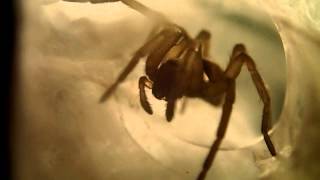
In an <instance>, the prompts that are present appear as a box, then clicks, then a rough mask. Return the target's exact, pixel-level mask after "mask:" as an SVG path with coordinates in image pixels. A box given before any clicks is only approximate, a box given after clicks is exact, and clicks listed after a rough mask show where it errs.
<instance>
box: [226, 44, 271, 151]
mask: <svg viewBox="0 0 320 180" xmlns="http://www.w3.org/2000/svg"><path fill="white" fill-rule="evenodd" d="M243 63H245V64H246V66H247V68H248V70H249V72H250V74H251V78H252V80H253V82H254V85H255V87H256V89H257V91H258V94H259V96H260V98H261V100H262V101H263V104H264V107H263V114H262V125H261V132H262V134H263V137H264V140H265V142H266V145H267V147H268V149H269V151H270V153H271V155H272V156H276V150H275V148H274V145H273V144H272V141H271V139H270V137H269V135H268V131H269V130H270V127H271V122H270V118H271V99H270V95H269V93H268V90H267V88H266V86H265V84H264V82H263V79H262V78H261V76H260V74H259V72H258V70H257V68H256V65H255V63H254V61H253V59H252V58H251V57H250V56H249V55H248V54H247V53H246V50H245V47H244V45H242V44H237V45H236V46H235V47H234V50H233V54H232V56H231V60H230V63H229V65H228V67H227V69H226V71H225V75H226V76H227V77H229V78H232V79H234V78H236V77H237V76H238V75H239V73H240V71H241V67H242V65H243Z"/></svg>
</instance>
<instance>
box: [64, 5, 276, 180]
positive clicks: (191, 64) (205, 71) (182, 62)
mask: <svg viewBox="0 0 320 180" xmlns="http://www.w3.org/2000/svg"><path fill="white" fill-rule="evenodd" d="M67 1H74V0H67ZM102 1H104V2H111V1H119V0H91V2H102ZM121 2H123V3H125V4H126V5H128V6H129V7H131V8H133V9H135V10H137V11H139V12H140V13H142V14H144V15H145V16H147V17H149V18H151V19H153V20H155V21H156V22H157V23H159V24H160V25H162V26H159V27H158V28H156V29H155V30H154V31H153V32H152V33H151V36H150V37H149V39H148V41H147V42H146V43H145V44H144V45H143V46H142V47H141V48H140V49H138V50H137V51H136V53H135V54H134V56H133V58H132V59H131V61H130V62H129V64H128V65H127V66H126V67H125V69H124V70H123V71H122V72H121V74H120V75H119V77H118V79H117V80H116V81H115V82H114V83H113V84H112V85H111V86H110V87H109V88H108V89H107V91H106V92H105V93H104V94H103V95H102V97H101V99H100V102H104V101H106V100H107V99H108V98H109V97H110V95H111V94H112V93H113V92H114V91H115V90H116V88H117V87H118V85H119V84H120V83H121V82H123V81H124V80H125V78H126V77H127V76H128V74H129V73H130V72H131V71H132V70H133V69H134V67H135V66H136V65H137V64H138V62H139V60H140V59H141V58H143V57H146V59H147V60H146V68H145V71H146V75H145V76H141V77H140V79H139V92H140V103H141V106H142V107H143V109H144V110H145V111H146V112H147V113H149V114H152V113H153V111H152V108H151V106H150V104H149V102H148V99H147V96H146V93H145V88H146V87H147V88H149V89H152V94H153V95H154V97H156V98H157V99H159V100H164V101H166V102H167V108H166V119H167V120H168V122H170V121H171V120H172V118H173V116H174V111H175V104H176V102H177V100H179V99H180V98H182V97H190V98H195V97H197V98H201V99H203V100H205V101H206V102H208V103H210V104H212V105H214V106H217V105H221V104H223V105H222V108H223V110H222V116H221V119H220V124H219V126H218V130H217V134H216V136H217V137H216V139H215V140H214V142H213V144H212V146H211V148H210V151H209V154H208V155H207V157H206V160H205V161H204V163H203V167H202V170H201V172H200V173H199V175H198V177H197V180H203V179H205V177H206V174H207V172H208V170H209V168H210V167H211V165H212V163H213V160H214V158H215V156H216V154H217V151H218V149H219V146H220V144H221V142H222V139H223V138H224V136H225V133H226V130H227V126H228V123H229V119H230V114H231V112H232V106H233V103H234V102H235V88H236V83H235V80H236V78H237V77H238V75H239V73H240V71H241V67H242V66H243V65H244V64H245V65H246V66H247V68H248V70H249V72H250V74H251V77H252V80H253V82H254V85H255V87H256V89H257V91H258V93H259V96H260V98H261V99H262V101H263V104H264V107H263V115H262V126H261V131H262V134H263V137H264V140H265V143H266V145H267V147H268V149H269V151H270V153H271V155H272V156H275V155H276V150H275V148H274V146H273V144H272V142H271V139H270V137H269V135H268V131H269V129H270V128H271V127H270V126H271V125H270V118H271V107H270V106H271V103H270V96H269V93H268V90H267V89H266V87H265V84H264V82H263V80H262V78H261V76H260V74H259V72H258V70H257V68H256V65H255V63H254V61H253V59H252V58H251V57H250V55H249V54H248V52H247V50H246V48H245V46H244V45H243V44H236V45H235V46H234V48H233V51H232V54H231V56H230V61H229V64H228V66H227V68H226V69H225V70H222V68H221V67H220V66H219V65H218V64H216V63H214V62H212V61H209V60H208V51H209V46H210V33H209V32H208V31H207V30H201V31H200V32H199V34H198V35H197V36H196V37H195V38H191V37H190V36H189V35H188V33H187V32H186V31H185V30H184V29H183V28H182V27H180V26H178V25H176V24H174V23H171V22H170V21H169V20H167V19H166V18H165V17H164V16H163V15H161V14H160V13H158V12H156V11H154V10H151V9H149V8H148V7H146V6H144V5H142V4H140V3H139V2H136V1H134V0H121ZM205 76H206V77H207V79H208V80H206V78H205Z"/></svg>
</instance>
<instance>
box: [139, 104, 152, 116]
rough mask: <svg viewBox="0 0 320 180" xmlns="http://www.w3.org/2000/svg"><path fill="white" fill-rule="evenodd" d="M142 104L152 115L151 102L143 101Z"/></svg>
mask: <svg viewBox="0 0 320 180" xmlns="http://www.w3.org/2000/svg"><path fill="white" fill-rule="evenodd" d="M141 105H142V107H143V109H144V110H145V111H146V112H147V113H148V114H150V115H152V114H153V111H152V108H151V106H150V104H149V103H148V102H146V101H141Z"/></svg>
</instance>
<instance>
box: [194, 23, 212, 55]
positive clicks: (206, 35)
mask: <svg viewBox="0 0 320 180" xmlns="http://www.w3.org/2000/svg"><path fill="white" fill-rule="evenodd" d="M210 38H211V34H210V32H209V31H207V30H204V29H203V30H201V31H200V32H199V34H198V35H197V36H196V41H199V42H200V43H201V56H202V58H207V57H208V56H209V50H210Z"/></svg>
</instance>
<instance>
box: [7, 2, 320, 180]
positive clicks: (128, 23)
mask: <svg viewBox="0 0 320 180" xmlns="http://www.w3.org/2000/svg"><path fill="white" fill-rule="evenodd" d="M140 2H142V3H143V4H145V5H148V6H149V7H151V8H153V9H156V10H157V11H160V12H162V13H164V14H165V15H166V16H168V17H170V19H171V20H172V21H173V22H175V23H177V24H178V25H180V26H182V27H184V28H185V29H186V30H187V31H188V32H190V34H191V35H192V36H195V35H196V33H197V32H199V31H200V30H201V29H202V28H205V29H208V30H209V31H210V32H211V33H212V41H211V43H212V45H211V51H210V54H211V60H212V61H216V62H217V63H219V64H220V65H221V66H222V67H223V68H224V67H225V66H226V65H227V63H228V58H229V55H230V53H231V50H232V48H233V46H234V44H235V43H239V42H242V43H244V44H246V46H247V48H248V51H249V53H250V54H251V55H252V57H253V58H254V59H255V61H256V63H257V66H258V68H259V72H260V73H261V75H262V77H263V78H264V80H265V82H266V84H267V85H268V88H269V90H270V94H271V97H272V110H273V124H274V127H275V128H274V129H273V133H272V139H273V141H274V143H275V145H276V148H277V150H278V152H279V157H278V158H277V159H274V158H271V156H270V155H269V153H268V151H267V149H266V147H265V144H264V142H263V141H262V140H261V136H260V123H261V120H260V119H261V111H262V103H261V100H259V97H258V95H257V93H256V91H255V88H254V86H253V84H252V82H251V80H250V76H249V74H248V73H247V72H246V68H243V71H242V73H241V75H240V77H239V79H238V80H237V87H238V89H237V101H236V104H235V106H234V112H233V114H232V119H231V122H230V128H229V129H228V132H227V137H226V140H225V141H224V143H223V147H222V149H221V151H220V152H219V153H218V157H217V159H216V161H215V163H214V166H213V167H212V168H211V171H210V173H209V176H208V178H207V179H285V178H287V179H295V178H296V179H301V178H304V179H312V178H313V177H316V176H315V174H317V173H319V171H318V165H317V163H316V161H310V158H311V159H316V153H314V152H317V151H316V148H317V147H314V146H315V145H316V144H317V143H316V142H313V141H316V137H317V135H318V127H319V126H317V122H316V120H317V114H316V112H317V111H316V109H317V107H318V105H319V95H318V94H319V92H320V91H319V88H320V87H319V83H318V81H319V80H318V79H317V76H316V75H317V73H318V72H319V68H318V64H319V63H318V62H317V61H316V59H317V57H318V55H319V51H318V50H319V42H320V41H319V35H318V34H319V33H318V29H319V18H320V17H319V15H318V14H317V11H316V10H317V7H319V4H317V3H316V2H313V1H303V0H301V1H293V0H283V1H280V0H279V1H272V0H269V1H263V2H260V1H255V0H252V1H245V2H244V1H237V2H235V1H231V0H225V1H206V0H200V1H191V0H190V1H182V0H175V1H169V0H168V1H166V0H164V1H148V0H141V1H140ZM21 5H22V6H21V7H22V13H23V21H22V25H23V26H22V28H21V31H20V37H21V38H20V49H21V50H20V53H19V56H20V61H19V66H18V69H19V70H18V72H19V84H18V87H19V88H18V89H19V90H18V93H17V97H18V98H17V102H16V105H17V106H16V112H15V117H16V118H15V119H16V120H15V124H14V128H13V141H12V142H13V149H14V152H13V158H14V161H13V170H14V171H13V172H14V176H15V178H16V179H59V180H60V179H66V180H67V179H112V180H113V179H152V180H153V179H155V180H157V179H194V178H195V176H196V175H197V173H198V172H199V170H200V167H201V165H202V162H203V159H204V158H205V156H206V153H207V151H208V147H209V146H210V144H211V142H212V141H213V140H214V138H215V137H214V135H215V128H216V127H217V125H218V120H219V117H220V112H221V109H220V108H215V107H212V106H210V105H208V104H206V103H204V102H202V101H201V100H197V99H195V100H190V101H189V103H188V106H187V109H186V113H185V114H179V113H178V112H177V113H176V114H177V116H176V118H175V119H174V121H173V122H172V123H170V124H168V123H166V121H165V119H164V110H165V109H164V108H165V107H164V104H163V103H161V102H160V101H156V100H154V98H153V97H152V96H151V94H150V93H149V96H150V97H149V98H150V101H151V104H152V105H153V109H154V110H155V115H153V116H149V115H147V114H146V113H145V112H144V111H143V110H142V109H141V107H140V105H139V99H138V98H139V97H138V88H137V80H138V78H139V76H141V75H143V74H144V60H142V61H141V63H140V64H139V65H138V67H137V68H136V69H135V70H134V72H132V74H131V75H130V76H129V77H128V79H127V80H126V82H125V83H123V84H122V85H121V86H120V87H119V88H118V90H117V91H116V92H115V94H114V95H113V97H112V98H111V99H110V100H109V101H108V102H106V103H104V104H99V103H98V100H99V98H100V96H101V94H102V93H103V92H104V90H105V89H106V87H108V85H110V83H112V82H113V81H114V80H115V79H116V77H117V75H118V73H119V71H121V69H122V68H123V67H124V66H125V65H126V63H128V61H129V59H130V57H131V56H132V55H133V53H134V51H135V50H136V49H137V48H139V47H140V46H141V45H142V44H143V43H144V41H145V39H146V37H147V35H148V33H149V31H150V29H151V28H152V26H153V25H154V23H153V22H151V21H150V20H149V19H147V18H145V17H143V16H142V15H140V14H139V13H137V12H135V11H133V10H131V9H130V8H128V7H127V6H125V5H123V4H121V3H108V4H107V3H102V4H90V3H71V2H62V1H49V0H47V1H40V0H39V1H37V0H33V1H27V2H22V3H21ZM177 9H178V10H177ZM267 12H268V13H269V14H270V15H271V16H269V15H268V14H267ZM279 33H280V34H279ZM178 109H179V108H178ZM302 133H303V134H302ZM301 134H302V135H301ZM306 139H307V140H306ZM308 142H309V143H308ZM310 142H311V143H310ZM313 162H314V163H313ZM230 172H232V173H230ZM288 174H289V175H288ZM284 175H285V176H284ZM291 175H292V176H291Z"/></svg>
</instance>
